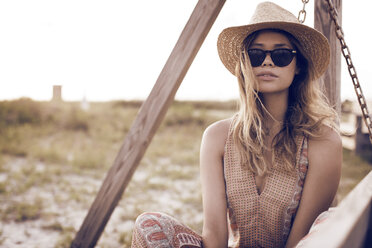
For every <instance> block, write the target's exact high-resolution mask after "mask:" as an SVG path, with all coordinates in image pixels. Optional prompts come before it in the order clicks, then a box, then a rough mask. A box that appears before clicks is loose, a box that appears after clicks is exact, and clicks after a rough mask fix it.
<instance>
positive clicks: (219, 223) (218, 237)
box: [200, 120, 230, 248]
mask: <svg viewBox="0 0 372 248" xmlns="http://www.w3.org/2000/svg"><path fill="white" fill-rule="evenodd" d="M229 125H230V120H223V121H219V122H216V123H214V124H212V125H211V126H209V127H208V128H207V129H206V130H205V132H204V135H203V139H202V144H201V150H200V177H201V184H202V192H203V214H204V223H203V235H202V236H203V247H213V248H217V247H224V248H225V247H227V240H228V231H227V211H226V192H225V181H224V176H223V154H224V147H225V142H226V138H227V133H228V129H229Z"/></svg>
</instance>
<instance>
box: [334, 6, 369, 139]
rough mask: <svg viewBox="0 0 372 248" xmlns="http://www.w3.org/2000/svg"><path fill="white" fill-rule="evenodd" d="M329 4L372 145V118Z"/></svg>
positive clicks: (336, 15)
mask: <svg viewBox="0 0 372 248" xmlns="http://www.w3.org/2000/svg"><path fill="white" fill-rule="evenodd" d="M327 3H328V7H329V8H328V11H329V14H330V16H331V18H332V20H333V22H334V24H335V25H336V36H337V38H338V39H339V41H340V44H341V52H342V55H343V56H344V58H345V61H346V64H347V68H348V70H349V74H350V77H351V80H352V81H353V84H354V89H355V93H356V95H357V97H358V102H359V105H360V108H361V110H362V115H363V119H364V122H365V124H366V126H367V129H368V132H369V141H370V142H371V144H372V121H371V116H370V115H369V112H368V107H367V101H366V99H365V98H364V95H363V92H362V88H361V86H360V84H359V79H358V76H357V73H356V70H355V67H354V65H353V62H352V60H351V54H350V50H349V48H348V46H347V45H346V42H345V39H344V31H343V30H342V27H341V25H340V23H339V21H338V13H337V10H336V9H335V7H334V5H333V3H332V0H327Z"/></svg>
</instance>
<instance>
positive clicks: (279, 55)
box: [271, 49, 294, 67]
mask: <svg viewBox="0 0 372 248" xmlns="http://www.w3.org/2000/svg"><path fill="white" fill-rule="evenodd" d="M293 57H294V53H292V52H291V51H290V50H287V49H276V50H274V51H272V52H271V59H272V61H273V62H274V64H275V65H276V66H279V67H284V66H287V65H289V64H290V63H291V62H292V59H293Z"/></svg>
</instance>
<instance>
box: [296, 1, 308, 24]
mask: <svg viewBox="0 0 372 248" xmlns="http://www.w3.org/2000/svg"><path fill="white" fill-rule="evenodd" d="M308 2H309V0H302V3H303V6H302V10H300V12H298V17H297V19H298V21H299V22H300V23H304V22H305V19H306V10H305V6H306V4H307V3H308Z"/></svg>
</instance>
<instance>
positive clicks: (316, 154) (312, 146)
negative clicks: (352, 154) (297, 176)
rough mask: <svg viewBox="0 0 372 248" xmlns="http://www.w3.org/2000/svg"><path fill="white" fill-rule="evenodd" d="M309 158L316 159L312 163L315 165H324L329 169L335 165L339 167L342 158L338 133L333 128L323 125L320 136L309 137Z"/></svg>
mask: <svg viewBox="0 0 372 248" xmlns="http://www.w3.org/2000/svg"><path fill="white" fill-rule="evenodd" d="M309 159H311V160H313V161H316V163H312V164H313V165H315V166H322V167H323V166H324V167H325V168H327V167H328V168H330V169H334V167H335V166H336V167H339V166H340V162H341V160H342V141H341V136H340V134H339V133H338V132H337V131H336V130H334V129H333V128H330V127H326V126H325V127H323V128H322V131H321V136H320V137H316V138H310V139H309ZM326 161H329V163H327V162H326ZM325 164H328V166H325ZM332 165H333V166H332ZM332 167H333V168H332Z"/></svg>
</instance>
